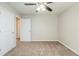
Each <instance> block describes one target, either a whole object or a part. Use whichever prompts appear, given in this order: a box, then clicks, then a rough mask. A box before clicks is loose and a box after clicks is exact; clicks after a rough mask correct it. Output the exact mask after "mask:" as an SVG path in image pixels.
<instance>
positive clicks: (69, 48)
mask: <svg viewBox="0 0 79 59" xmlns="http://www.w3.org/2000/svg"><path fill="white" fill-rule="evenodd" d="M58 42H60V43H61V44H62V45H64V46H65V47H67V48H68V49H70V50H71V51H73V52H74V53H76V54H77V55H79V53H78V52H77V51H75V50H74V49H72V48H71V47H69V46H68V45H66V44H65V43H63V42H62V41H58Z"/></svg>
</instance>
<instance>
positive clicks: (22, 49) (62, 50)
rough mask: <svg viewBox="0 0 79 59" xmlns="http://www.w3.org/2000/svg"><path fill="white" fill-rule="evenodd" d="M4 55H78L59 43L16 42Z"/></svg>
mask: <svg viewBox="0 0 79 59" xmlns="http://www.w3.org/2000/svg"><path fill="white" fill-rule="evenodd" d="M5 56H78V55H77V54H75V53H74V52H72V51H71V50H69V49H68V48H66V47H65V46H64V45H62V44H61V43H59V42H57V41H55V42H51V41H50V42H17V46H16V47H15V48H14V49H12V50H11V51H9V52H8V53H6V54H5Z"/></svg>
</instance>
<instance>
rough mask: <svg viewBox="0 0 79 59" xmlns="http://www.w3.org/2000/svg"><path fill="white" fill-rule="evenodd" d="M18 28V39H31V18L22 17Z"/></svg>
mask: <svg viewBox="0 0 79 59" xmlns="http://www.w3.org/2000/svg"><path fill="white" fill-rule="evenodd" d="M20 28H21V31H20V38H21V39H20V40H21V41H31V19H22V20H21V27H20Z"/></svg>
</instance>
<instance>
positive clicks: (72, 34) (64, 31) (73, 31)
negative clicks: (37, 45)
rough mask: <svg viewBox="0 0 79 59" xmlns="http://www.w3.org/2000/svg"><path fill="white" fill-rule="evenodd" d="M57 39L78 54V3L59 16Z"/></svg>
mask: <svg viewBox="0 0 79 59" xmlns="http://www.w3.org/2000/svg"><path fill="white" fill-rule="evenodd" d="M59 39H60V41H62V42H63V43H64V44H65V45H67V46H68V47H70V48H71V49H72V50H73V51H75V52H76V53H78V54H79V4H77V5H75V6H73V7H72V8H70V9H68V10H67V11H65V12H64V13H62V14H61V15H60V16H59Z"/></svg>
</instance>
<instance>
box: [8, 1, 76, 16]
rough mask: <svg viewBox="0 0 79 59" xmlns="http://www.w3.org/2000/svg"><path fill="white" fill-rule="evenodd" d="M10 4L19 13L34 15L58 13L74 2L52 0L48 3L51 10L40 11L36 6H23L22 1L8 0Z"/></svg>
mask: <svg viewBox="0 0 79 59" xmlns="http://www.w3.org/2000/svg"><path fill="white" fill-rule="evenodd" d="M8 4H10V6H12V7H13V8H14V9H15V10H16V11H17V12H18V13H19V14H20V15H35V14H59V13H61V12H63V11H64V10H66V9H68V8H69V7H71V6H72V5H74V4H75V3H72V2H54V3H51V4H49V5H48V6H49V7H51V8H52V9H53V11H52V12H49V11H43V12H42V11H41V12H39V13H37V12H36V11H35V10H36V7H37V6H25V5H24V2H9V3H8Z"/></svg>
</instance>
